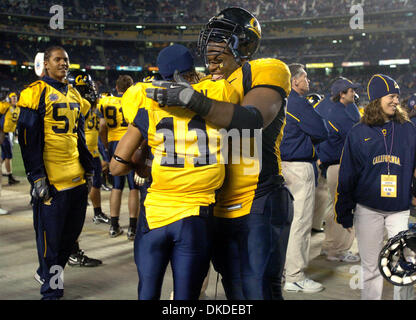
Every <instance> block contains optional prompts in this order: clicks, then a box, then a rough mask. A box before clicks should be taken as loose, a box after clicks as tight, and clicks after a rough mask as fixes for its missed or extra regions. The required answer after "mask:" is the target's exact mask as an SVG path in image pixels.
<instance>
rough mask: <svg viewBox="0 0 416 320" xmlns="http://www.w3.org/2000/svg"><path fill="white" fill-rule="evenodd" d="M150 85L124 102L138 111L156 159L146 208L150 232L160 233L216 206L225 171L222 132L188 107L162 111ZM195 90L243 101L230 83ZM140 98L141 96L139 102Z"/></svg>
mask: <svg viewBox="0 0 416 320" xmlns="http://www.w3.org/2000/svg"><path fill="white" fill-rule="evenodd" d="M146 87H147V85H138V84H136V89H137V90H141V92H136V93H134V94H133V91H134V89H132V90H131V91H130V94H131V95H130V97H132V98H133V100H132V101H127V97H128V96H126V97H125V99H126V100H124V103H126V106H129V107H128V108H133V109H135V110H137V108H138V112H136V113H137V115H136V116H135V117H134V118H133V120H134V124H135V125H136V126H137V127H138V128H139V129H140V131H141V132H142V134H143V136H144V138H145V139H147V141H148V145H149V146H150V148H151V154H152V156H153V162H152V184H151V186H150V187H149V189H148V194H147V196H146V200H145V203H144V204H145V207H146V218H147V222H148V225H149V228H150V229H154V228H158V227H162V226H165V225H168V224H170V223H173V222H175V221H178V220H180V219H183V218H186V217H189V216H195V215H199V211H200V207H201V206H202V207H205V206H209V205H210V204H213V203H215V191H216V190H218V189H219V188H220V187H221V185H222V184H223V180H224V174H225V168H224V164H223V163H224V162H223V161H222V160H221V153H220V149H221V143H220V140H221V132H220V130H219V129H218V128H217V127H215V126H213V125H212V124H211V123H209V122H206V121H205V120H203V119H202V118H201V117H200V116H199V115H197V114H196V113H194V112H193V111H191V110H189V109H187V108H182V107H160V106H159V104H158V103H156V102H155V101H153V100H151V99H149V98H147V97H146V92H145V88H146ZM193 87H194V89H195V90H197V91H201V92H203V93H204V94H205V95H206V96H208V97H209V98H211V99H215V100H220V101H227V102H231V103H238V102H239V96H238V93H237V92H236V91H235V90H234V89H233V87H232V86H231V85H230V84H229V83H228V82H227V81H225V80H221V81H215V82H214V81H210V80H208V81H204V82H200V83H198V84H195V85H193ZM137 97H141V100H140V101H139V102H138V100H137V99H136V98H137ZM138 103H140V104H138ZM123 110H124V105H123ZM126 110H127V109H126ZM129 114H131V112H130V113H129ZM130 119H132V117H130Z"/></svg>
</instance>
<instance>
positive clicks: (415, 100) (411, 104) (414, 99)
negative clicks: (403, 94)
mask: <svg viewBox="0 0 416 320" xmlns="http://www.w3.org/2000/svg"><path fill="white" fill-rule="evenodd" d="M407 107H408V108H409V109H414V108H415V107H416V94H414V95H412V96H411V97H410V98H409V100H408V101H407Z"/></svg>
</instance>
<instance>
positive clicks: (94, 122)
mask: <svg viewBox="0 0 416 320" xmlns="http://www.w3.org/2000/svg"><path fill="white" fill-rule="evenodd" d="M83 102H84V105H85V111H86V112H85V127H84V130H85V140H86V144H87V148H88V151H89V152H90V153H91V154H92V156H93V157H94V158H95V157H99V156H100V153H99V152H98V133H99V130H100V118H99V116H98V112H99V111H98V110H97V109H92V108H91V104H90V103H89V101H88V100H86V99H83ZM83 113H84V112H83Z"/></svg>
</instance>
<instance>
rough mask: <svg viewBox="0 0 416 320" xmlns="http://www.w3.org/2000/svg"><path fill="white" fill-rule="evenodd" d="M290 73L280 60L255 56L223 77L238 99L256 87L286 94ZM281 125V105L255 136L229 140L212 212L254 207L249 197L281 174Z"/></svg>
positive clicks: (230, 213)
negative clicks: (224, 176)
mask: <svg viewBox="0 0 416 320" xmlns="http://www.w3.org/2000/svg"><path fill="white" fill-rule="evenodd" d="M290 76H291V75H290V71H289V68H288V67H287V65H286V64H285V63H283V62H282V61H280V60H277V59H258V60H253V61H249V62H246V63H245V64H244V65H243V66H242V67H240V68H238V69H237V70H235V71H234V72H233V73H232V74H231V75H230V76H229V78H228V79H227V80H228V81H229V82H230V83H231V85H232V86H233V87H234V88H235V89H236V90H237V91H238V93H239V95H240V99H241V100H242V99H243V98H244V96H245V95H246V94H247V92H248V91H250V90H251V89H253V88H256V87H268V88H273V89H275V90H277V91H278V92H279V93H280V94H281V96H282V98H286V97H287V96H289V93H290V90H291V88H290ZM284 125H285V109H284V108H281V110H280V112H279V114H278V115H277V116H276V118H275V119H274V120H273V121H272V123H271V124H270V125H269V126H268V127H267V128H264V129H262V130H261V131H259V132H258V138H254V137H246V138H244V136H243V137H242V139H241V141H240V142H239V143H238V142H234V141H233V142H232V147H231V148H230V151H229V160H228V164H227V166H226V177H227V178H226V180H225V182H224V185H223V186H222V188H221V190H220V192H219V193H218V201H217V204H216V206H215V208H214V215H215V216H217V217H222V218H237V217H241V216H244V215H246V214H249V213H250V212H251V211H252V212H253V211H255V210H256V208H254V207H253V206H252V204H253V200H254V199H255V198H258V197H261V196H262V195H264V194H265V193H267V191H268V190H270V189H269V188H270V181H269V180H268V178H269V177H270V176H276V175H278V174H281V159H280V150H279V146H280V142H281V140H282V136H283V128H284ZM259 138H261V140H260V139H259ZM258 142H261V145H258ZM238 158H239V160H238ZM259 210H261V209H259Z"/></svg>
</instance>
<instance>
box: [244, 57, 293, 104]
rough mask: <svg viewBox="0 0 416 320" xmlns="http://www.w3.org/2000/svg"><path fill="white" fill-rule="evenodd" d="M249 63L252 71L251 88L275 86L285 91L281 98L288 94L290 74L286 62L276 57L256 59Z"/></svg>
mask: <svg viewBox="0 0 416 320" xmlns="http://www.w3.org/2000/svg"><path fill="white" fill-rule="evenodd" d="M250 64H251V72H252V84H251V88H255V87H262V86H263V87H264V86H266V87H268V86H270V87H277V88H281V89H282V90H283V92H284V93H285V96H284V97H283V98H286V97H288V96H289V93H290V90H291V86H290V77H291V74H290V70H289V67H288V66H287V65H286V63H284V62H283V61H280V60H277V59H258V60H254V61H252V62H250ZM279 91H281V90H279ZM283 92H282V93H283Z"/></svg>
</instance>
